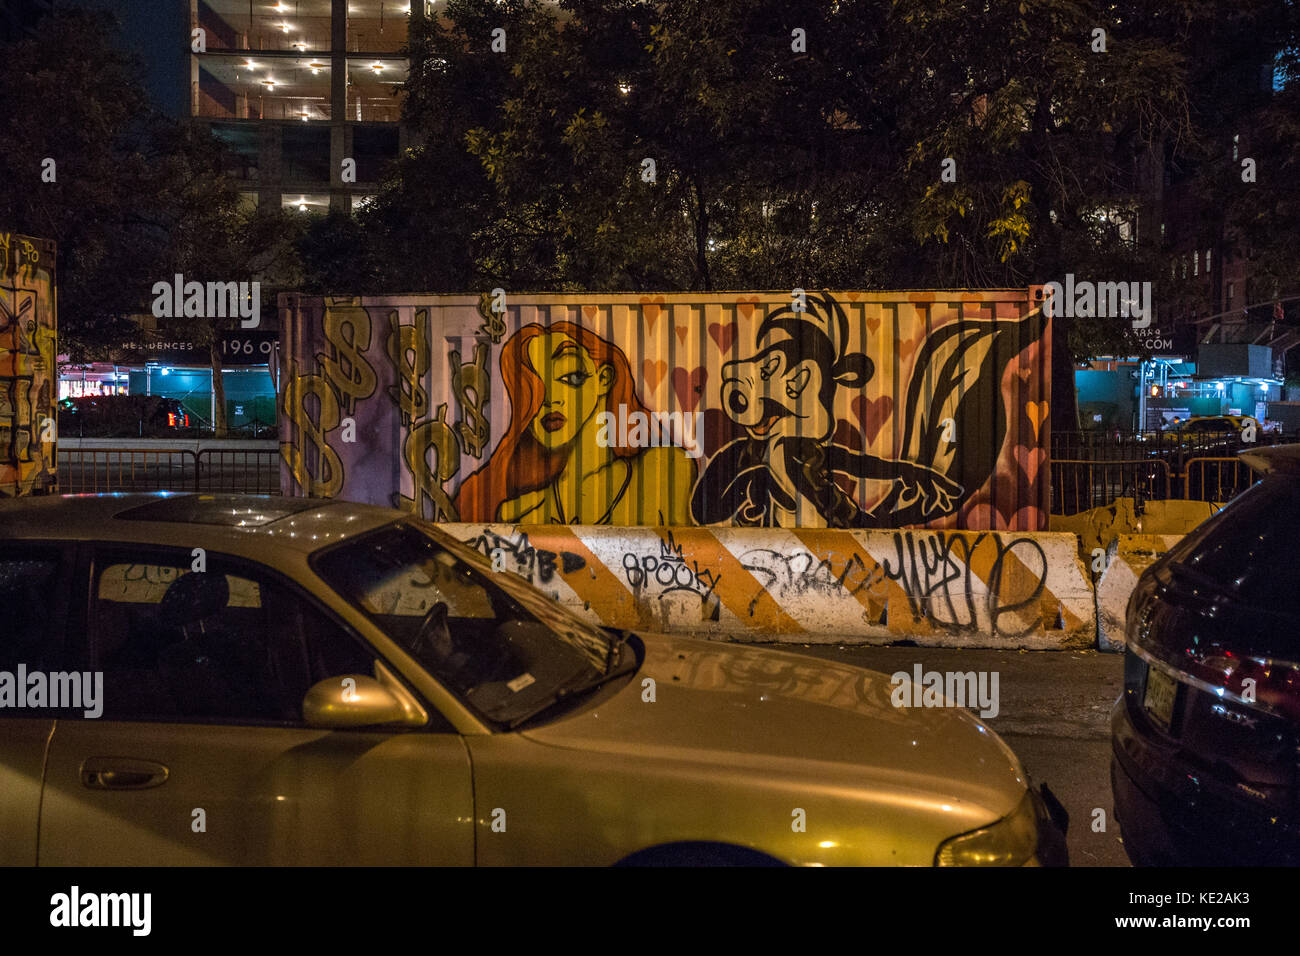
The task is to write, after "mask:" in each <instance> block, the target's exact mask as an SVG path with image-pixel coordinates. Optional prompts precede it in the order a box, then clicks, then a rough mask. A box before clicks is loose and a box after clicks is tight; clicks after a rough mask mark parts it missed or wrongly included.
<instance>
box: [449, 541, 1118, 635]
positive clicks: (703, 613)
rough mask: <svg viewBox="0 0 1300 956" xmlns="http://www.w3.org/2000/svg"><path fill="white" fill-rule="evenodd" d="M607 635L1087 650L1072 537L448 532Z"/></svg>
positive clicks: (1083, 583) (1085, 602) (1082, 578)
mask: <svg viewBox="0 0 1300 956" xmlns="http://www.w3.org/2000/svg"><path fill="white" fill-rule="evenodd" d="M441 527H443V528H445V529H446V530H447V531H449V532H450V533H451V534H453V535H455V536H456V537H457V538H459V539H460V540H462V541H464V542H466V543H468V544H469V545H470V546H471V547H472V548H474V549H475V550H477V551H479V552H480V553H481V554H483V555H484V556H485V557H487V558H488V559H489V560H490V561H491V562H492V564H493V567H494V569H495V570H497V571H502V572H504V571H509V572H513V573H516V574H519V575H520V576H522V577H524V578H525V579H527V580H529V581H530V582H532V583H533V584H534V585H536V586H537V587H539V588H540V589H541V590H542V591H543V592H545V593H546V594H548V595H549V596H550V597H551V598H552V599H553V600H555V601H556V602H558V603H559V604H561V605H563V606H565V607H567V608H570V609H571V610H574V611H576V612H578V613H579V614H581V615H582V616H584V617H586V618H587V619H589V620H591V621H593V622H595V623H599V624H603V625H606V626H610V627H618V628H629V629H632V628H640V629H645V630H655V631H664V632H677V633H691V634H696V635H701V636H708V637H717V638H723V639H728V640H752V641H778V642H780V641H788V642H793V643H832V642H841V641H849V642H855V643H888V642H891V641H898V640H910V641H915V642H916V643H917V644H920V645H925V646H932V647H1006V648H1020V647H1024V648H1034V649H1053V648H1064V647H1091V646H1093V645H1094V643H1095V640H1096V618H1095V599H1094V595H1093V591H1092V586H1091V583H1090V581H1089V577H1088V574H1087V571H1086V568H1085V566H1084V565H1083V563H1082V562H1081V561H1080V560H1079V555H1078V538H1077V537H1076V536H1075V535H1073V534H1054V533H1049V532H972V531H926V530H899V531H849V530H839V529H835V530H832V529H820V528H819V529H783V528H721V527H720V528H694V527H672V528H651V527H639V528H610V527H601V526H592V525H575V526H558V525H524V526H519V525H501V524H463V523H456V524H444V525H441Z"/></svg>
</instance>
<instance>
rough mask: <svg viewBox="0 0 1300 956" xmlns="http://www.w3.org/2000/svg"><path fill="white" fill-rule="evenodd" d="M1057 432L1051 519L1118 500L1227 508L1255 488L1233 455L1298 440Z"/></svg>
mask: <svg viewBox="0 0 1300 956" xmlns="http://www.w3.org/2000/svg"><path fill="white" fill-rule="evenodd" d="M1256 439H1257V440H1256V441H1255V442H1244V441H1242V440H1241V439H1240V437H1239V436H1236V435H1232V434H1209V435H1187V434H1178V433H1174V432H1148V433H1146V434H1142V435H1135V434H1123V433H1114V432H1060V433H1053V435H1052V438H1051V450H1052V456H1051V476H1052V505H1051V511H1052V514H1060V515H1069V514H1076V513H1077V512H1080V511H1087V510H1089V509H1090V508H1098V507H1104V506H1106V505H1109V504H1111V503H1112V502H1113V501H1114V500H1115V499H1116V498H1137V499H1139V500H1164V499H1167V498H1185V499H1189V500H1194V501H1227V500H1228V499H1229V498H1231V497H1233V496H1234V495H1236V494H1238V493H1239V492H1242V491H1244V490H1246V489H1247V488H1249V487H1250V486H1251V484H1253V483H1254V481H1255V480H1256V476H1255V475H1254V473H1253V472H1252V471H1251V469H1250V467H1249V466H1247V465H1246V464H1245V463H1244V462H1242V461H1240V460H1239V459H1238V458H1237V455H1238V454H1239V453H1240V452H1242V451H1246V450H1248V449H1251V448H1258V447H1260V446H1262V445H1276V444H1285V443H1289V442H1296V441H1300V435H1297V434H1280V433H1277V432H1267V433H1266V432H1260V433H1259V434H1258V435H1257V436H1256Z"/></svg>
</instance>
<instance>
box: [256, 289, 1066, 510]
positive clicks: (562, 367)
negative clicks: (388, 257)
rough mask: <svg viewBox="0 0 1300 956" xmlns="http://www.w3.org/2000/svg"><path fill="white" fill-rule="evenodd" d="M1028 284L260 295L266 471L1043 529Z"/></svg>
mask: <svg viewBox="0 0 1300 956" xmlns="http://www.w3.org/2000/svg"><path fill="white" fill-rule="evenodd" d="M796 291H797V290H796ZM1041 301H1042V293H1041V290H1040V289H1039V288H1037V287H1035V288H1033V289H1023V290H989V291H979V292H974V291H938V292H830V293H811V292H810V293H807V294H806V295H804V296H802V297H799V296H797V295H796V294H793V293H791V292H788V291H787V292H767V293H739V294H738V293H725V294H713V295H698V294H686V293H681V294H671V295H669V294H655V295H639V294H602V293H591V294H571V295H543V294H512V295H509V296H501V297H499V298H498V299H496V300H494V299H493V298H492V296H491V295H490V294H485V295H483V296H481V297H474V296H466V295H445V296H393V297H374V298H365V299H345V298H333V297H325V298H309V297H299V296H284V297H282V299H281V311H282V322H281V330H282V332H281V335H282V355H283V359H284V368H283V371H284V372H285V377H284V383H285V384H284V387H283V390H282V395H281V409H282V412H283V414H282V416H281V426H280V427H281V451H282V456H283V463H284V468H283V475H282V483H283V487H284V491H285V493H286V494H312V495H326V496H340V497H343V498H348V499H352V500H355V501H365V502H372V503H376V504H384V505H389V506H396V507H400V508H406V509H410V510H415V509H418V510H419V511H420V512H421V513H422V514H423V515H424V516H425V517H428V518H432V519H434V520H448V521H451V520H459V521H505V522H513V523H521V524H555V523H559V524H609V525H616V526H625V525H688V524H697V525H745V526H767V527H840V528H845V527H847V528H895V527H920V526H924V527H932V528H966V529H973V530H987V529H994V528H999V529H1000V528H1005V529H1013V530H1044V529H1046V528H1047V507H1046V505H1047V500H1048V498H1047V480H1048V472H1049V469H1048V468H1047V467H1046V464H1047V453H1046V449H1047V447H1049V446H1048V420H1047V419H1048V387H1049V382H1050V378H1051V376H1050V374H1049V370H1050V362H1051V356H1050V341H1051V337H1050V334H1049V331H1050V330H1049V320H1048V319H1047V317H1046V316H1045V315H1044V314H1043V311H1042V309H1041V307H1040V305H1041Z"/></svg>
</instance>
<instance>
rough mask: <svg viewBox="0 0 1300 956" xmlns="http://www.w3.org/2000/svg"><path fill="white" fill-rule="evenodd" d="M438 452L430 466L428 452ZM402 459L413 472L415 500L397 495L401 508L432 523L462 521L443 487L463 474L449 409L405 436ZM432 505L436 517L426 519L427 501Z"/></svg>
mask: <svg viewBox="0 0 1300 956" xmlns="http://www.w3.org/2000/svg"><path fill="white" fill-rule="evenodd" d="M430 451H435V452H437V460H436V461H435V462H434V464H433V465H432V466H430V464H429V452H430ZM402 458H403V459H404V460H405V461H406V467H407V468H409V469H411V481H412V482H413V487H414V494H415V496H414V497H413V498H408V497H406V496H405V495H398V506H399V507H400V508H402V509H403V510H404V511H410V512H412V513H414V514H417V515H421V516H422V517H427V518H428V519H429V520H431V521H459V520H460V516H459V515H458V514H457V513H456V506H455V505H454V504H452V502H451V499H450V498H449V497H448V496H447V492H446V490H445V489H444V488H443V487H442V483H443V482H444V481H446V480H447V479H449V478H450V477H451V476H452V475H454V474H456V472H457V471H459V470H460V446H459V445H457V444H456V435H455V433H454V432H453V431H452V430H451V426H450V425H448V424H447V406H446V404H445V403H444V404H442V405H439V406H438V411H437V413H436V414H435V415H434V417H433V418H431V419H429V420H428V421H423V422H420V424H418V425H416V426H415V427H414V428H412V429H411V430H410V432H409V433H408V434H407V436H406V441H405V442H403V444H402ZM426 497H427V498H428V499H429V500H430V501H431V502H433V513H432V514H429V515H424V499H425V498H426Z"/></svg>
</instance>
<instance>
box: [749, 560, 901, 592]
mask: <svg viewBox="0 0 1300 956" xmlns="http://www.w3.org/2000/svg"><path fill="white" fill-rule="evenodd" d="M740 564H741V566H742V567H743V568H744V569H745V570H746V571H749V572H751V573H753V574H754V575H755V576H756V577H758V580H759V583H760V584H762V585H763V589H764V590H765V591H781V590H785V589H789V590H790V591H793V592H795V593H797V594H802V593H805V592H808V591H813V592H820V593H826V594H839V593H840V592H841V591H843V592H846V593H847V594H848V595H849V596H850V597H854V596H856V595H857V594H858V593H859V592H861V591H870V589H871V588H872V586H874V585H875V584H876V583H878V582H879V581H881V580H883V579H884V574H883V572H882V571H881V569H880V566H879V565H875V564H873V565H872V566H871V567H867V565H866V563H865V562H864V561H863V560H862V558H861V557H860V556H859V555H856V554H853V555H850V556H849V557H848V558H846V559H844V560H842V561H836V559H835V556H834V555H833V554H832V555H830V556H828V557H826V558H818V557H817V556H816V555H814V554H812V553H811V552H808V551H796V552H795V553H794V554H789V555H786V554H782V553H781V552H780V551H773V550H771V549H770V548H755V549H753V550H751V551H746V552H745V553H744V554H743V555H741V557H740ZM759 597H761V593H760V595H759V596H758V597H755V599H754V603H755V604H757V602H758V599H759Z"/></svg>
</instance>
